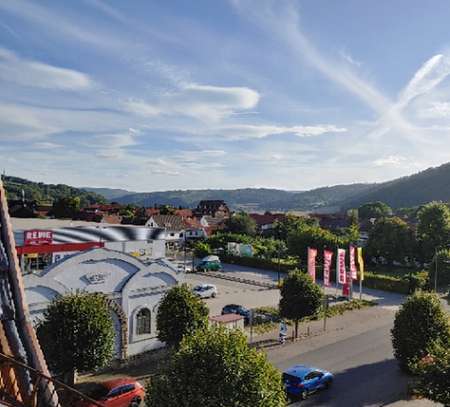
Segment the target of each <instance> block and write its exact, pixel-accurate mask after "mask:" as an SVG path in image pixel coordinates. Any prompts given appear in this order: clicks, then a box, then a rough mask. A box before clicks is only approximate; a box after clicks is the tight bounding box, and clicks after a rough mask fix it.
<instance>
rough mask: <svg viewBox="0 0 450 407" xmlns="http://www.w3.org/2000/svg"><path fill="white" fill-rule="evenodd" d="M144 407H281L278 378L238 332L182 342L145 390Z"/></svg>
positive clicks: (220, 331)
mask: <svg viewBox="0 0 450 407" xmlns="http://www.w3.org/2000/svg"><path fill="white" fill-rule="evenodd" d="M146 394H147V398H146V403H147V406H149V407H172V406H180V407H192V406H202V407H215V406H224V407H225V406H226V407H282V406H285V405H286V397H285V393H284V388H283V383H282V380H281V374H280V373H279V371H278V370H277V369H275V368H274V367H273V366H272V365H271V364H270V363H269V362H268V361H267V358H266V355H265V354H264V353H262V352H259V351H257V350H256V349H251V348H249V346H248V344H247V338H246V336H245V335H244V334H243V333H241V332H240V331H238V330H235V331H231V332H230V331H226V330H225V329H224V328H220V327H212V328H209V329H205V330H198V331H196V332H194V333H193V334H191V335H188V336H185V337H184V339H183V341H182V342H181V345H180V349H179V350H178V352H177V353H176V354H175V355H174V356H173V358H172V360H171V362H170V363H169V366H168V368H167V371H166V372H165V374H163V375H161V376H157V377H155V378H154V379H152V380H151V382H150V383H149V385H148V387H147V392H146Z"/></svg>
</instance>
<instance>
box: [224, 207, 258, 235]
mask: <svg viewBox="0 0 450 407" xmlns="http://www.w3.org/2000/svg"><path fill="white" fill-rule="evenodd" d="M225 229H226V230H227V231H228V232H231V233H242V234H245V235H250V236H254V235H255V234H256V222H255V221H254V220H253V219H252V218H251V217H250V215H249V214H248V213H245V212H239V213H236V214H234V215H233V216H231V217H230V218H228V219H227V220H226V221H225Z"/></svg>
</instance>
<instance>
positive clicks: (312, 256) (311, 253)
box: [308, 247, 317, 282]
mask: <svg viewBox="0 0 450 407" xmlns="http://www.w3.org/2000/svg"><path fill="white" fill-rule="evenodd" d="M316 257H317V249H311V248H310V247H308V274H309V275H310V276H311V278H312V279H313V281H314V282H316Z"/></svg>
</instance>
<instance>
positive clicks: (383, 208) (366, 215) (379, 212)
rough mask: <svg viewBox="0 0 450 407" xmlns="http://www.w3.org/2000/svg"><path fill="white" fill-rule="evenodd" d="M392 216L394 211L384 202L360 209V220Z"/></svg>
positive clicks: (370, 204) (367, 204)
mask: <svg viewBox="0 0 450 407" xmlns="http://www.w3.org/2000/svg"><path fill="white" fill-rule="evenodd" d="M391 215H392V209H391V207H390V206H389V205H387V204H385V203H384V202H380V201H377V202H369V203H366V204H364V205H361V206H360V207H359V208H358V216H359V219H370V218H375V219H379V218H384V217H387V216H391Z"/></svg>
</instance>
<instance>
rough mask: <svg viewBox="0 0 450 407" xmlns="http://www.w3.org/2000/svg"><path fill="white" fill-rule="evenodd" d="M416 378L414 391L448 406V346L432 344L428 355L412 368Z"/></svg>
mask: <svg viewBox="0 0 450 407" xmlns="http://www.w3.org/2000/svg"><path fill="white" fill-rule="evenodd" d="M414 373H415V374H416V375H417V377H418V382H417V384H416V387H415V390H416V391H418V392H419V394H420V395H421V396H422V397H426V398H428V399H430V400H433V401H434V402H436V403H442V404H443V405H445V406H449V405H450V385H449V384H450V346H448V345H447V346H446V345H445V344H444V345H443V344H442V343H433V344H432V345H431V346H430V347H429V348H428V355H427V356H425V357H424V358H423V359H422V360H420V361H419V362H418V363H417V364H416V365H415V366H414Z"/></svg>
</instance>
